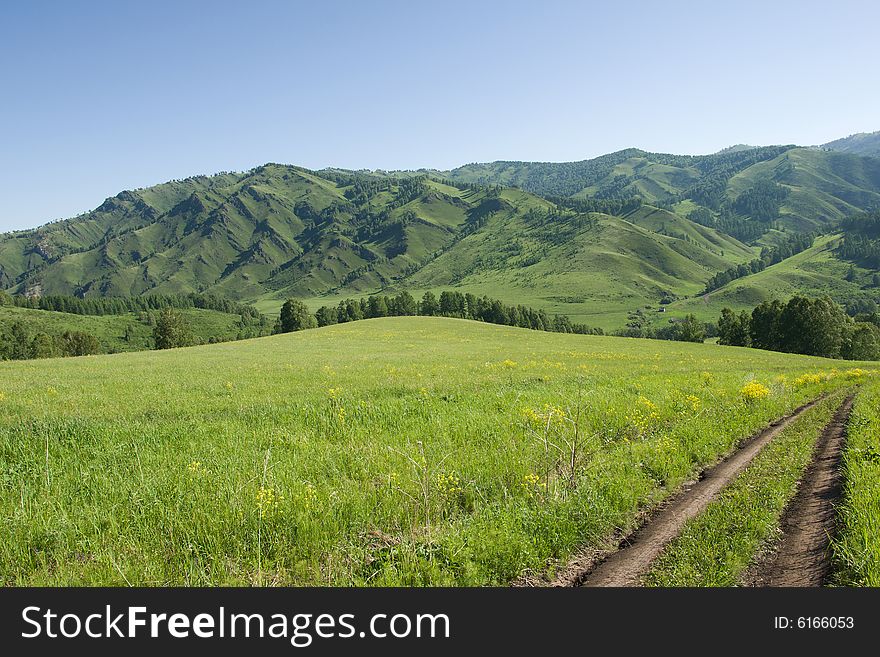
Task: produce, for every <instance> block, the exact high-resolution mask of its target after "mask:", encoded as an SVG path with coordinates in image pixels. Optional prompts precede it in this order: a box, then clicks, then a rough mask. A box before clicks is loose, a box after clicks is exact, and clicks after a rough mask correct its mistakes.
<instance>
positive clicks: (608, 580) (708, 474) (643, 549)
mask: <svg viewBox="0 0 880 657" xmlns="http://www.w3.org/2000/svg"><path fill="white" fill-rule="evenodd" d="M823 398H824V395H823V396H822V397H819V398H817V399H814V400H813V401H811V402H809V403H807V404H804V405H803V406H801V407H799V408H797V409H795V411H794V412H793V413H791V414H790V415H787V416H785V417H783V418H780V419H779V420H777V421H775V422H773V423H771V424H770V425H769V426H768V427H767V428H765V429H763V430H762V431H759V432H758V433H757V434H755V435H753V436H752V437H751V438H749V439H748V440H746V441H745V443H743V444H742V445H741V446H740V447H739V448H738V449H737V450H736V451H735V452H734V453H733V454H731V455H730V456H728V457H727V458H726V459H724V460H723V461H721V462H720V463H718V464H717V465H715V466H713V467H711V468H709V469H708V470H705V471H704V472H703V473H702V475H701V476H700V478H699V480H698V481H697V482H696V483H694V484H693V485H692V486H689V487H687V488H685V489H684V490H682V491H680V492H678V493H677V494H676V495H674V496H673V497H672V498H671V499H670V500H669V501H667V502H666V503H664V504H663V505H662V506H661V508H660V509H658V510H657V511H656V512H655V513H654V514H652V515H651V516H650V517H649V518H648V519H647V520H646V521H645V522H644V523H643V524H642V526H641V527H640V528H639V529H637V530H636V531H635V532H633V533H632V534H631V535H630V536H629V537H627V538H625V539H624V540H623V541H621V544H620V547H619V548H618V549H617V550H616V551H614V552H612V553H610V554H609V555H608V556H606V557H605V559H604V560H602V561H600V562H599V563H597V564H596V565H594V566H593V567H591V568H589V569H587V570H584V571H583V572H582V573H579V574H577V575H576V576H574V577H571V578H570V579H569V581H571V582H572V584H573V585H575V586H639V584H640V581H639V580H640V578H641V577H642V576H643V575H644V574H645V573H647V572H648V570H650V567H651V563H652V562H653V561H654V559H656V558H657V556H658V555H659V554H660V552H661V551H662V550H663V548H664V547H665V546H666V544H667V543H668V542H669V541H671V540H672V539H673V538H675V537H676V536H678V534H679V533H681V530H682V528H683V527H684V524H685V523H686V522H687V521H688V520H690V519H691V518H693V517H694V516H697V515H699V514H700V513H702V512H703V511H704V510H705V508H706V507H707V506H708V505H709V503H710V502H711V501H712V499H714V498H715V496H716V495H717V494H718V493H719V492H720V491H721V490H722V489H723V488H724V487H725V486H727V484H729V483H730V482H731V481H732V480H733V479H734V478H735V477H736V476H737V475H738V474H739V473H740V472H742V471H743V470H744V469H745V468H746V467H747V466H748V465H749V463H751V461H752V459H754V458H755V456H757V455H758V453H759V452H760V451H761V450H762V449H763V448H764V447H765V446H766V445H767V443H769V442H770V441H771V440H773V439H774V438H775V437H776V436H777V435H779V433H780V432H781V431H782V430H783V429H785V427H787V426H788V425H789V424H791V423H792V422H793V421H794V420H796V419H797V418H798V417H800V416H801V415H802V414H803V413H804V412H805V411H807V410H809V409H810V408H812V407H813V406H815V405H816V404H817V403H818V402H819V401H821V400H822V399H823Z"/></svg>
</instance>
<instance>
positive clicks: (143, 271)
mask: <svg viewBox="0 0 880 657" xmlns="http://www.w3.org/2000/svg"><path fill="white" fill-rule="evenodd" d="M873 207H880V159H876V158H872V157H863V156H860V155H855V154H852V153H849V152H837V151H833V150H823V149H815V148H800V147H796V146H770V147H751V146H736V147H731V148H729V149H725V150H723V151H720V152H718V153H715V154H713V155H705V156H681V155H670V154H659V153H648V152H646V151H641V150H638V149H627V150H624V151H619V152H617V153H611V154H608V155H604V156H602V157H598V158H594V159H591V160H584V161H581V162H569V163H541V162H513V161H508V162H493V163H488V164H469V165H466V166H463V167H459V168H457V169H453V170H451V171H427V170H420V171H408V172H393V173H387V172H372V173H371V172H354V171H345V170H341V169H325V170H322V171H311V170H308V169H304V168H302V167H297V166H289V165H281V164H266V165H263V166H260V167H257V168H255V169H253V170H251V171H248V172H244V173H221V174H218V175H214V176H195V177H191V178H187V179H183V180H174V181H170V182H168V183H164V184H161V185H156V186H154V187H149V188H144V189H136V190H130V191H124V192H121V193H119V194H117V195H116V196H115V197H112V198H109V199H107V200H106V201H105V202H104V203H102V204H101V205H100V206H99V207H98V208H96V209H95V210H93V211H91V212H88V213H85V214H83V215H80V216H78V217H74V218H72V219H68V220H64V221H60V222H55V223H51V224H46V225H44V226H41V227H39V228H36V229H32V230H23V231H16V232H13V233H7V234H5V235H0V287H2V288H6V289H8V290H9V291H11V292H13V293H19V294H74V295H78V296H86V297H88V296H92V295H99V296H116V295H122V296H125V295H142V294H179V293H188V292H197V293H210V294H215V295H218V296H222V297H226V298H230V299H236V300H242V301H248V302H252V303H255V304H256V305H257V306H258V307H259V308H260V309H262V310H263V311H265V312H276V311H277V309H278V307H279V306H280V305H281V303H282V301H283V299H285V298H287V297H290V296H295V297H299V298H303V299H305V300H306V301H307V303H308V304H309V305H310V306H311V307H313V308H315V307H317V306H319V305H322V304H324V303H334V302H335V301H337V300H338V299H339V298H342V297H350V296H365V295H369V294H372V293H375V292H378V291H383V290H385V291H391V292H393V291H399V290H403V289H406V290H409V291H410V292H412V293H414V294H420V293H422V292H423V291H426V290H438V289H440V288H449V287H456V288H461V289H462V290H463V291H468V292H472V293H476V294H487V295H489V296H492V297H495V298H499V299H501V300H503V301H505V302H507V303H521V304H526V305H530V306H534V307H537V308H542V309H545V310H547V311H548V312H551V313H553V312H561V313H566V314H569V315H570V316H571V317H572V318H573V319H575V320H577V321H580V322H585V323H592V324H593V325H594V326H598V327H602V328H605V329H613V328H617V327H619V326H622V325H623V324H624V323H625V321H626V317H627V315H628V314H629V313H631V312H633V311H634V310H637V309H640V308H641V309H644V308H645V307H649V308H650V307H654V306H656V304H657V303H658V302H659V301H660V300H661V299H665V300H667V301H668V300H670V299H678V300H679V301H678V302H677V304H678V305H674V307H673V308H671V310H673V309H678V308H681V309H685V308H695V309H700V314H701V315H706V314H707V312H708V311H707V310H706V308H709V307H711V308H712V310H713V312H714V310H715V306H716V305H717V304H716V303H714V301H713V302H711V303H709V304H708V306H707V305H706V302H704V301H700V303H697V302H695V301H693V300H685V298H686V297H693V296H694V295H698V294H699V293H700V292H701V291H702V289H703V288H704V286H705V284H706V282H707V281H708V280H709V279H710V278H711V277H712V276H713V275H714V274H716V273H718V272H720V271H723V270H726V269H728V268H730V267H731V266H735V265H738V264H741V263H745V262H748V261H749V260H751V259H753V258H754V257H756V255H757V254H758V252H759V250H760V248H761V247H762V246H773V245H775V244H778V243H780V242H782V241H784V240H785V239H786V235H787V234H790V233H792V232H806V231H811V232H820V233H823V232H825V233H827V232H829V231H833V230H835V227H836V226H837V224H838V223H839V222H840V221H841V220H842V219H844V218H846V217H849V216H851V215H853V214H855V213H858V212H861V211H864V210H867V209H870V208H873ZM819 244H826V246H827V242H820V243H819ZM817 248H818V247H817ZM820 252H821V253H823V254H824V255H822V256H821V259H823V260H822V261H823V262H825V265H823V266H822V267H821V269H822V271H823V273H822V274H821V275H820V276H818V277H817V275H815V271H814V270H812V269H811V270H810V272H812V273H809V274H808V275H807V274H805V275H801V274H800V273H798V274H797V275H794V274H792V276H794V278H793V279H792V278H791V276H788V275H787V276H786V277H783V279H782V280H784V281H789V282H788V283H785V284H782V283H779V284H777V283H778V281H777V282H773V283H772V284H770V278H771V277H772V276H775V275H776V274H779V273H780V272H783V271H787V269H786V268H788V269H789V270H792V271H797V272H801V269H800V268H801V264H800V263H812V264H809V267H814V268H815V267H816V266H817V265H816V262H818V261H813V260H809V257H811V256H812V255H816V254H817V253H820ZM801 255H802V257H800V258H799V259H797V260H793V261H792V262H783V263H779V264H778V265H775V266H774V267H771V268H770V269H768V270H767V272H761V275H755V276H756V278H753V277H748V278H749V280H745V279H743V280H739V281H737V282H734V283H735V284H731V286H730V287H729V289H722V290H718V291H716V292H713V294H712V295H710V298H711V299H713V300H714V299H716V298H717V299H719V300H729V301H730V302H731V303H733V304H735V305H738V306H744V305H745V304H748V303H751V301H752V300H753V299H759V300H760V298H761V297H762V295H766V294H768V293H770V291H771V290H776V291H778V292H779V293H780V294H791V293H792V292H793V291H800V292H802V293H805V294H819V293H822V292H823V291H826V290H833V291H834V292H835V294H836V297H837V298H850V297H852V296H853V295H856V296H858V295H861V296H862V297H865V296H871V295H872V292H871V291H870V290H867V291H866V290H865V289H864V288H863V287H862V288H858V286H856V288H858V289H855V288H854V289H850V287H852V286H847V285H842V283H846V281H842V280H838V278H839V277H840V276H841V274H840V271H844V272H846V271H847V270H848V267H849V265H848V263H845V262H843V261H841V260H840V258H839V257H838V254H837V252H836V251H835V250H834V249H832V248H826V249H825V250H824V251H821V250H819V251H815V252H813V251H811V252H810V253H808V254H806V255H804V254H801ZM817 257H818V256H817ZM804 266H806V265H804ZM762 275H763V276H762ZM832 281H833V282H832ZM844 288H845V289H844ZM874 296H876V295H874ZM700 304H703V305H700Z"/></svg>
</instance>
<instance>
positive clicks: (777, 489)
mask: <svg viewBox="0 0 880 657" xmlns="http://www.w3.org/2000/svg"><path fill="white" fill-rule="evenodd" d="M857 378H858V377H857ZM854 380H856V379H854ZM844 394H845V393H844V392H843V391H838V392H836V393H834V394H832V395H830V396H829V397H827V398H826V399H825V400H823V401H822V402H820V403H819V404H817V405H816V406H815V407H813V408H811V409H810V410H808V411H806V412H804V414H803V415H802V416H801V417H800V418H798V419H797V420H795V421H794V422H793V423H792V424H790V425H789V426H787V427H786V428H785V429H784V430H783V431H782V432H781V433H780V435H778V436H777V437H776V438H774V439H773V440H772V441H771V442H770V443H769V444H768V445H767V446H766V447H765V448H764V449H763V450H762V451H761V452H760V453H759V454H758V456H756V457H755V459H754V460H753V461H752V462H751V464H749V466H748V468H747V469H746V470H745V471H743V472H742V473H741V474H740V475H739V476H738V477H737V478H736V479H735V480H734V481H733V482H732V483H731V484H730V485H729V486H728V487H727V488H725V489H724V491H722V493H721V494H720V495H719V496H718V498H717V499H715V500H713V501H712V502H711V503H710V504H709V506H708V507H707V508H706V510H705V511H704V512H703V513H702V514H700V515H699V516H697V517H696V518H693V519H691V520H690V521H688V523H687V524H686V525H685V527H684V529H683V530H682V532H681V534H680V535H679V536H678V537H676V538H675V539H673V540H672V541H671V542H670V543H669V545H668V546H667V547H666V548H665V549H664V550H663V553H662V554H661V555H660V557H659V558H658V559H657V561H656V562H655V563H654V565H653V567H652V568H651V571H650V572H649V573H648V574H647V575H646V577H645V583H646V584H647V585H648V586H736V585H737V584H738V583H739V581H740V577H741V575H742V573H743V572H744V571H745V570H746V568H747V567H748V566H749V564H750V563H752V562H753V560H754V558H755V556H756V554H758V553H760V552H761V548H762V546H766V545H768V544H769V543H770V542H771V541H772V539H773V538H774V537H775V536H777V535H778V532H779V521H780V518H781V516H782V513H783V511H784V510H785V506H786V504H787V503H788V502H789V500H791V499H792V498H793V497H794V495H795V493H796V492H797V485H798V481H799V480H800V478H801V477H802V475H803V472H804V470H805V468H806V467H807V465H808V464H809V463H810V460H811V457H812V453H813V447H814V445H815V442H816V440H817V438H818V437H819V435H820V433H821V431H822V429H823V428H824V427H825V425H827V424H828V422H829V421H830V420H831V418H832V416H833V415H834V412H835V411H836V410H837V407H838V406H840V403H841V402H842V400H843V396H844Z"/></svg>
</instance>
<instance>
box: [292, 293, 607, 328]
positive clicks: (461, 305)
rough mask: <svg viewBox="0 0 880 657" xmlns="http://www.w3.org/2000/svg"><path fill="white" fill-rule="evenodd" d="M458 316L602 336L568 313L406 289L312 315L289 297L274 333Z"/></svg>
mask: <svg viewBox="0 0 880 657" xmlns="http://www.w3.org/2000/svg"><path fill="white" fill-rule="evenodd" d="M415 315H420V316H425V317H457V318H459V319H472V320H476V321H479V322H487V323H489V324H502V325H505V326H517V327H520V328H528V329H533V330H536V331H552V332H556V333H581V334H591V335H602V334H603V331H602V329H599V328H592V327H589V326H587V325H586V324H580V323H576V322H572V321H571V319H570V318H569V317H568V316H567V315H553V316H552V317H551V316H550V315H548V314H547V312H546V311H544V310H535V309H534V308H529V307H527V306H523V305H516V306H510V305H507V304H505V303H503V302H502V301H500V300H498V299H493V298H490V297H488V296H482V297H478V296H476V295H474V294H470V293H467V294H462V293H461V292H455V291H448V290H447V291H443V292H441V293H440V296H439V297H438V296H437V295H435V294H434V293H433V292H430V291H429V292H425V294H424V295H423V296H422V298H421V300H418V301H417V300H416V299H415V297H413V296H412V294H410V293H409V292H406V291H404V292H401V293H400V294H397V295H395V296H387V295H373V296H371V297H367V298H361V299H343V300H342V301H340V302H339V303H338V304H337V305H336V306H321V307H320V308H318V310H316V311H315V313H314V314H312V313H311V312H310V311H309V309H308V308H307V307H306V305H305V304H304V303H303V302H302V301H300V300H298V299H288V300H287V301H285V302H284V304H283V305H282V306H281V312H280V314H279V317H278V321H277V323H276V325H275V332H276V333H290V332H292V331H301V330H303V329H309V328H315V327H319V326H330V325H332V324H344V323H346V322H355V321H358V320H361V319H373V318H377V317H404V316H415Z"/></svg>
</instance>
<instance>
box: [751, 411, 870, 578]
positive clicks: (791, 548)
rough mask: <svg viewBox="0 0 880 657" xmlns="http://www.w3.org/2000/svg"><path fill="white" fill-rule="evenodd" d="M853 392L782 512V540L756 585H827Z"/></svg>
mask: <svg viewBox="0 0 880 657" xmlns="http://www.w3.org/2000/svg"><path fill="white" fill-rule="evenodd" d="M852 406H853V398H852V397H851V396H850V397H848V398H847V399H846V400H845V401H844V402H843V404H842V405H841V406H840V408H838V409H837V412H836V413H835V414H834V417H833V418H832V420H831V422H829V423H828V426H826V427H825V429H824V430H823V431H822V435H821V436H820V438H819V441H818V443H817V444H816V451H815V453H814V455H813V461H812V462H811V463H810V465H809V467H808V468H807V471H806V473H805V475H804V478H803V480H801V483H800V486H799V487H798V492H797V494H796V495H795V497H794V499H793V500H792V501H791V502H790V503H789V505H788V507H787V508H786V510H785V512H784V513H783V516H782V521H781V527H782V540H781V541H780V543H779V547H778V548H777V550H776V552H775V553H774V554H773V555H771V556H769V557H768V558H766V559H764V560H762V562H761V563H760V564H759V565H758V567H757V568H756V570H755V571H754V573H752V574H751V575H750V576H749V577H748V580H747V583H748V584H750V585H751V586H822V585H823V584H824V583H825V580H826V579H827V577H828V573H829V571H830V569H831V559H830V554H829V550H828V547H829V543H830V541H831V537H833V535H834V532H835V530H836V522H837V521H836V514H835V508H834V503H835V502H836V501H837V499H838V498H839V497H840V493H841V485H842V476H841V469H840V459H841V456H842V451H843V445H844V442H845V439H846V423H847V422H848V421H849V416H850V413H851V412H852Z"/></svg>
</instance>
